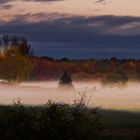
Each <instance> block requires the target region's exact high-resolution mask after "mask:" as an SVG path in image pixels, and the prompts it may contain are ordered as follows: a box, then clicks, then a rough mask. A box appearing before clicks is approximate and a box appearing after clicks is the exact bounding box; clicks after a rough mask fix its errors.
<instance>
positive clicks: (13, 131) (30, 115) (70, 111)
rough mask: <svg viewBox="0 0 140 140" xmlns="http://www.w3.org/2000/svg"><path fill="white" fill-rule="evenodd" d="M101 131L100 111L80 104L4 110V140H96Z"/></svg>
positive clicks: (0, 115) (0, 124)
mask: <svg viewBox="0 0 140 140" xmlns="http://www.w3.org/2000/svg"><path fill="white" fill-rule="evenodd" d="M99 130H100V116H99V115H98V109H96V108H93V109H87V108H86V106H85V105H84V104H80V103H79V104H73V105H68V104H56V103H53V102H51V101H48V103H47V104H46V105H44V106H36V107H32V106H30V107H29V106H23V105H22V104H20V103H18V104H14V105H13V106H0V140H11V139H14V140H19V139H20V140H25V139H28V140H41V139H42V140H44V139H46V140H92V139H94V140H95V139H96V138H98V135H99V132H100V131H99Z"/></svg>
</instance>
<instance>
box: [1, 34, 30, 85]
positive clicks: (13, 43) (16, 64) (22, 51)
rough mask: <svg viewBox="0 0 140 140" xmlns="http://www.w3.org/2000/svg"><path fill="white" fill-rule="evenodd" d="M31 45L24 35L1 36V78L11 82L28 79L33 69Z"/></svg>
mask: <svg viewBox="0 0 140 140" xmlns="http://www.w3.org/2000/svg"><path fill="white" fill-rule="evenodd" d="M31 53H32V50H31V47H30V45H28V42H27V40H26V39H24V38H23V37H18V36H8V35H5V36H3V37H2V38H1V59H0V78H2V79H6V80H8V81H9V82H10V83H14V82H15V83H18V82H20V81H22V80H25V79H27V77H28V76H29V74H30V72H31V71H32V68H33V65H32V63H31V60H30V57H31Z"/></svg>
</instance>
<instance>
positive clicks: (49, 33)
mask: <svg viewBox="0 0 140 140" xmlns="http://www.w3.org/2000/svg"><path fill="white" fill-rule="evenodd" d="M34 18H35V19H37V18H41V20H39V21H36V22H33V21H30V20H29V19H34ZM6 33H10V34H19V35H23V36H25V37H27V39H28V40H29V41H30V42H31V43H32V44H33V46H34V48H35V50H36V52H37V54H38V55H41V54H42V55H43V53H46V54H48V53H49V54H50V55H51V54H52V55H53V54H54V55H56V51H57V52H59V54H61V55H62V56H63V55H64V54H65V52H67V53H66V54H67V55H70V54H71V56H72V55H73V53H74V52H75V56H76V52H77V53H79V54H78V55H79V56H80V54H81V56H82V55H84V52H85V53H86V54H87V56H88V53H89V54H91V55H92V54H95V52H96V53H97V52H98V53H97V54H98V55H99V56H101V54H102V55H103V56H105V55H106V54H108V56H110V55H111V53H112V54H115V53H116V54H118V55H119V56H120V54H122V55H123V54H126V55H128V56H132V55H133V56H135V54H136V53H140V17H133V16H113V15H108V16H106V15H105V16H94V17H84V16H69V15H62V16H61V15H59V14H56V13H53V14H44V13H38V14H26V15H23V16H17V17H16V18H15V19H13V20H12V21H11V22H8V23H2V24H1V25H0V34H6ZM68 52H69V53H70V52H71V53H70V54H68ZM103 53H104V54H103ZM131 53H132V54H131ZM44 55H45V54H44Z"/></svg>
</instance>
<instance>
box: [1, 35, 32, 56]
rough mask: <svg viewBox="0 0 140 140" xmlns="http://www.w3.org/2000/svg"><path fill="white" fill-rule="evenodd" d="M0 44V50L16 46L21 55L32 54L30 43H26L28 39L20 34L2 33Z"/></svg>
mask: <svg viewBox="0 0 140 140" xmlns="http://www.w3.org/2000/svg"><path fill="white" fill-rule="evenodd" d="M0 46H1V50H3V49H5V48H9V47H10V48H11V47H17V48H18V49H19V51H20V53H21V55H24V56H25V55H26V56H32V55H33V49H32V48H31V45H30V44H28V41H27V40H26V39H25V38H24V37H22V36H15V35H3V36H2V37H1V38H0Z"/></svg>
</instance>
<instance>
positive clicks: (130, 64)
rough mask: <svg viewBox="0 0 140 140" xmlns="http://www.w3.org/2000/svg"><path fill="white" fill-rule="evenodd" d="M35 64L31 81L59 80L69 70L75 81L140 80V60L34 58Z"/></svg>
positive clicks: (110, 81) (111, 81)
mask: <svg viewBox="0 0 140 140" xmlns="http://www.w3.org/2000/svg"><path fill="white" fill-rule="evenodd" d="M31 59H32V62H33V63H34V64H35V66H34V70H33V72H32V74H31V76H30V80H58V79H59V78H60V76H61V74H62V72H63V71H65V70H67V71H68V72H69V73H70V74H71V77H72V79H73V80H99V81H101V82H102V83H116V82H120V83H125V82H127V81H128V80H140V60H135V59H117V58H115V57H114V58H111V59H102V60H101V59H100V60H97V59H84V60H78V59H73V60H69V59H68V58H62V59H54V58H52V57H32V58H31Z"/></svg>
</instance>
